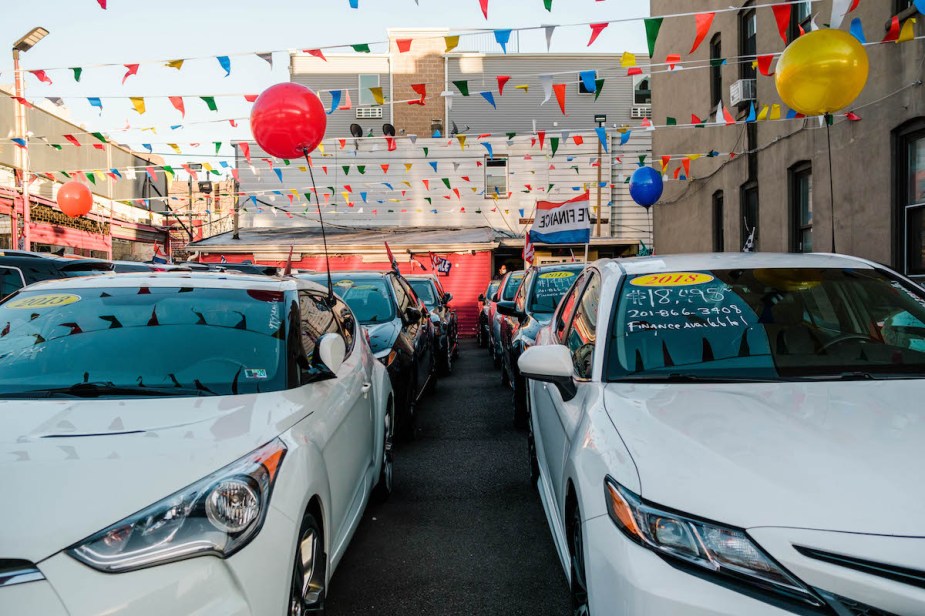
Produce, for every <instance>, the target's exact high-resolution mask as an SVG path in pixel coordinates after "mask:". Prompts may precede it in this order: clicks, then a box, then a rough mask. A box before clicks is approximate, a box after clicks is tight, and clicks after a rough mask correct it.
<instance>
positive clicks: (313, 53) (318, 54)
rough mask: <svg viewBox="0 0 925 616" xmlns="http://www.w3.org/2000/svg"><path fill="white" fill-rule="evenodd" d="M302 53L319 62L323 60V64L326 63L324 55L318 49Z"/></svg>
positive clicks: (305, 50) (306, 50)
mask: <svg viewBox="0 0 925 616" xmlns="http://www.w3.org/2000/svg"><path fill="white" fill-rule="evenodd" d="M302 51H304V52H305V53H307V54H308V55H310V56H313V57H315V58H318V59H320V60H324V61H325V62H327V61H328V59H327V58H325V57H324V53H323V52H322V51H321V50H320V49H303V50H302Z"/></svg>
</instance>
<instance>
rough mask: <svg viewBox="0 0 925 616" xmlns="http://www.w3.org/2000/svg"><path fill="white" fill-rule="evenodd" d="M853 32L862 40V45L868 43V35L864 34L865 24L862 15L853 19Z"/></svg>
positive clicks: (855, 36) (853, 34)
mask: <svg viewBox="0 0 925 616" xmlns="http://www.w3.org/2000/svg"><path fill="white" fill-rule="evenodd" d="M850 30H851V34H852V36H854V38H856V39H857V40H859V41H860V42H861V45H866V44H867V37H865V36H864V24H862V23H861V18H860V17H855V18H854V19H852V20H851V29H850Z"/></svg>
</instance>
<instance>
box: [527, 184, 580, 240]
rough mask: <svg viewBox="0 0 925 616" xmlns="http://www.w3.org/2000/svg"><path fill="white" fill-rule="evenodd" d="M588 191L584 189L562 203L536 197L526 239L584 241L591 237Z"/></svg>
mask: <svg viewBox="0 0 925 616" xmlns="http://www.w3.org/2000/svg"><path fill="white" fill-rule="evenodd" d="M590 203H591V195H590V193H588V192H586V193H585V194H583V195H580V196H578V197H575V198H574V199H572V200H570V201H565V202H563V203H554V202H552V201H538V202H537V203H536V216H535V220H534V221H533V226H532V227H531V228H530V241H531V242H533V243H541V244H587V243H588V242H590V241H591V216H590V215H589V214H588V206H589V205H590Z"/></svg>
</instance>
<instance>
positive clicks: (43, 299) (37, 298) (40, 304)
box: [4, 293, 80, 310]
mask: <svg viewBox="0 0 925 616" xmlns="http://www.w3.org/2000/svg"><path fill="white" fill-rule="evenodd" d="M79 301H80V296H79V295H74V294H73V293H50V294H47V295H31V296H29V297H21V298H19V299H14V300H13V301H11V302H9V303H8V304H6V305H5V306H4V307H5V308H12V309H14V310H41V309H42V308H57V307H58V306H67V305H68V304H73V303H75V302H79Z"/></svg>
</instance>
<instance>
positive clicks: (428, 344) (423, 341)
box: [392, 276, 434, 395]
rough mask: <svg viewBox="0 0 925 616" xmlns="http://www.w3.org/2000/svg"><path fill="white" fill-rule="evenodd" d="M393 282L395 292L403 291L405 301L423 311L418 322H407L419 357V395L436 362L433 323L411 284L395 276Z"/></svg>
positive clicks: (415, 351) (416, 354) (415, 352)
mask: <svg viewBox="0 0 925 616" xmlns="http://www.w3.org/2000/svg"><path fill="white" fill-rule="evenodd" d="M392 284H393V285H394V286H395V287H396V290H395V293H396V294H398V293H401V294H402V295H403V296H404V297H405V298H406V300H405V301H406V302H407V305H408V306H413V307H414V308H417V309H418V310H420V311H421V319H420V320H419V321H418V322H417V323H407V328H408V333H409V335H410V336H411V338H412V340H413V341H414V354H415V356H416V358H417V379H418V380H417V383H418V392H415V393H416V395H417V394H419V393H420V391H421V390H423V389H424V387H425V385H427V379H429V378H430V376H431V370H432V367H433V363H434V350H433V324H431V322H430V318H428V316H427V312H426V311H427V307H426V306H424V303H423V302H421V300H419V299H418V296H417V295H415V293H414V291H413V290H412V289H411V285H409V284H408V282H407V281H406V280H405V279H404V278H401V277H399V276H395V277H393V278H392ZM399 289H400V291H399ZM403 313H404V311H403Z"/></svg>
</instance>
